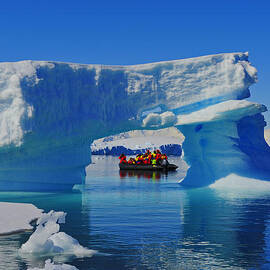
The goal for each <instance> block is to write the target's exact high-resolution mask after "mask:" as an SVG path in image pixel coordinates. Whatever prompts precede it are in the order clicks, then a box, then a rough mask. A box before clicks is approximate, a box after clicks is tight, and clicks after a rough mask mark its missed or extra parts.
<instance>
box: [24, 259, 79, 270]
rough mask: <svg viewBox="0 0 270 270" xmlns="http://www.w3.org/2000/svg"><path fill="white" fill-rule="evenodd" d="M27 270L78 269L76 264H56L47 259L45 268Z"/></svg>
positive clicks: (29, 269)
mask: <svg viewBox="0 0 270 270" xmlns="http://www.w3.org/2000/svg"><path fill="white" fill-rule="evenodd" d="M27 270H78V268H76V267H75V266H72V265H68V264H54V263H53V262H52V261H51V260H50V259H48V260H46V261H45V266H44V268H37V267H35V268H28V269H27Z"/></svg>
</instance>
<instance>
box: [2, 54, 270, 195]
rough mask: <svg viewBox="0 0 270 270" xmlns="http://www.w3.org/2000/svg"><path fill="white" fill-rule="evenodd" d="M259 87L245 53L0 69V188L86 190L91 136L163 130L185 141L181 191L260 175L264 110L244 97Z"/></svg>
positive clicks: (263, 153) (263, 168)
mask: <svg viewBox="0 0 270 270" xmlns="http://www.w3.org/2000/svg"><path fill="white" fill-rule="evenodd" d="M256 80H257V71H256V69H255V68H254V67H252V66H251V64H250V63H249V61H248V54H247V53H228V54H218V55H210V56H203V57H197V58H191V59H183V60H175V61H167V62H159V63H151V64H143V65H134V66H104V65H81V64H72V63H57V62H43V61H42V62H41V61H21V62H13V63H0V127H1V129H0V189H1V190H44V189H46V190H53V189H58V190H59V189H70V188H72V187H73V185H75V184H83V183H84V179H85V167H86V166H87V165H88V164H89V163H90V162H91V150H90V144H91V143H92V142H93V141H94V140H95V139H98V138H102V137H106V136H109V135H113V134H118V133H120V132H126V131H129V130H135V129H136V130H138V129H160V128H166V127H170V126H176V127H177V128H178V129H180V130H181V131H182V132H183V134H184V135H185V138H186V139H185V142H184V144H183V150H184V153H185V160H186V161H187V163H188V165H189V166H190V168H189V170H188V173H187V177H186V178H185V179H184V180H183V182H182V184H184V185H191V186H198V185H208V184H209V183H212V182H214V181H216V180H217V179H219V177H223V176H225V175H226V174H228V173H231V172H238V171H243V170H244V171H246V170H247V169H250V168H251V169H252V170H253V169H254V170H255V171H256V170H257V169H258V170H260V171H267V169H268V170H269V168H267V164H269V163H268V160H269V156H270V153H269V147H268V145H267V144H266V143H265V141H264V138H263V128H264V126H265V122H264V120H263V116H262V114H261V113H262V112H264V111H265V110H266V107H265V106H263V105H260V104H255V103H251V102H248V101H246V100H243V99H245V98H247V97H249V96H250V92H249V86H250V85H252V84H253V83H255V82H256ZM221 168H222V169H221ZM223 169H224V170H223Z"/></svg>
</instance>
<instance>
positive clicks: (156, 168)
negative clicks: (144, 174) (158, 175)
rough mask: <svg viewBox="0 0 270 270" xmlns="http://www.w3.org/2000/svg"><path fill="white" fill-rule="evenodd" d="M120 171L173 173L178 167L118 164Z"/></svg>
mask: <svg viewBox="0 0 270 270" xmlns="http://www.w3.org/2000/svg"><path fill="white" fill-rule="evenodd" d="M119 168H120V170H140V171H175V170H176V169H177V168H178V166H176V165H174V164H168V165H167V166H160V165H156V166H153V165H145V164H122V163H121V164H119Z"/></svg>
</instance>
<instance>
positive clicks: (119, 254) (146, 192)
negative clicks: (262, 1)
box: [0, 157, 270, 270]
mask: <svg viewBox="0 0 270 270" xmlns="http://www.w3.org/2000/svg"><path fill="white" fill-rule="evenodd" d="M171 161H173V163H175V164H177V165H179V169H178V171H177V172H176V173H169V174H168V175H165V174H158V173H155V174H147V173H145V174H140V175H134V174H133V173H127V174H119V170H118V167H117V163H118V159H117V158H112V157H107V158H104V157H94V158H93V162H94V164H92V165H90V166H89V167H88V169H87V180H86V185H85V186H83V187H78V189H77V190H74V191H72V192H67V193H27V192H16V193H15V192H8V193H7V192H0V201H12V202H27V203H33V204H35V205H36V206H37V207H39V208H42V209H44V210H45V211H49V210H51V209H54V210H61V211H66V212H67V217H66V224H64V225H61V231H64V232H66V233H68V234H70V235H71V236H73V237H74V238H76V239H77V240H78V241H79V242H80V243H81V245H83V246H85V247H88V248H90V249H94V250H97V251H98V252H99V253H98V254H96V255H94V256H93V257H90V258H76V257H70V256H54V257H49V258H52V259H53V260H54V261H55V262H57V263H63V262H64V263H67V264H71V265H74V266H76V267H77V268H78V269H80V270H83V269H99V270H103V269H104V270H114V269H115V270H122V269H139V270H140V269H142V270H143V269H173V270H176V269H270V262H269V261H270V190H267V188H268V186H266V187H265V188H260V189H258V190H254V188H250V189H248V188H245V190H241V189H239V188H238V189H237V190H235V189H234V188H233V187H227V188H226V189H224V190H222V189H215V188H197V189H195V188H194V189H184V188H182V187H181V186H180V185H179V184H178V180H179V179H180V178H182V177H183V176H184V174H185V170H186V167H185V165H184V163H183V162H182V161H181V159H180V158H174V159H171ZM262 185H263V184H262ZM29 235H30V233H22V234H17V235H12V236H5V237H0V269H1V270H2V269H3V270H4V269H5V270H9V269H12V270H16V269H27V267H34V266H35V267H37V266H39V267H41V266H42V265H44V260H45V259H46V258H48V257H43V256H24V257H20V256H19V255H18V249H19V247H20V246H21V244H22V243H24V242H25V241H26V240H27V239H28V238H29Z"/></svg>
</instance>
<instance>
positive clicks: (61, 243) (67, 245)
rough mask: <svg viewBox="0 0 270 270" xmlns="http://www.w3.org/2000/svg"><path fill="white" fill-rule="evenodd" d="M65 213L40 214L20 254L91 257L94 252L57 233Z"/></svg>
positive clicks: (63, 234) (62, 233) (65, 235)
mask: <svg viewBox="0 0 270 270" xmlns="http://www.w3.org/2000/svg"><path fill="white" fill-rule="evenodd" d="M65 216H66V213H64V212H55V211H53V210H52V211H50V212H49V213H45V214H42V216H41V217H40V218H39V219H38V221H37V228H36V230H35V231H34V232H33V234H32V235H31V236H30V238H29V239H28V241H27V242H26V243H24V244H23V245H22V246H21V248H20V250H19V251H20V252H21V253H32V254H55V253H63V254H70V255H75V256H77V257H86V256H87V257H91V256H93V255H94V254H95V253H96V251H94V250H90V249H88V248H85V247H83V246H81V245H80V244H79V242H78V241H77V240H76V239H74V238H73V237H71V236H69V235H68V234H66V233H64V232H59V230H60V225H59V224H60V223H65Z"/></svg>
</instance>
